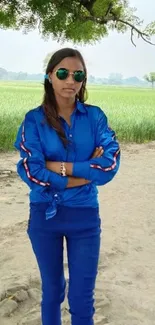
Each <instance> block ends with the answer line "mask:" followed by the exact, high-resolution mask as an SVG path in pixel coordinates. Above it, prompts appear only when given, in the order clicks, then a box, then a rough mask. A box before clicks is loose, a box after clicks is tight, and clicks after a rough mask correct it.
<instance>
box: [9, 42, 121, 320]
mask: <svg viewBox="0 0 155 325" xmlns="http://www.w3.org/2000/svg"><path fill="white" fill-rule="evenodd" d="M86 80H87V71H86V66H85V63H84V60H83V58H82V56H81V54H80V53H79V52H78V51H77V50H75V49H70V48H65V49H61V50H59V51H57V52H56V53H55V54H54V55H53V56H52V57H51V59H50V61H49V63H48V66H47V69H46V75H45V82H44V88H45V94H44V100H43V103H42V105H41V106H39V107H37V108H35V109H32V110H30V111H29V112H28V113H27V114H26V115H25V119H24V121H23V123H22V124H21V126H20V128H19V131H18V134H17V139H16V142H15V147H16V148H17V149H18V150H19V151H20V155H21V160H20V161H19V162H18V164H17V171H18V174H19V175H20V177H21V178H22V180H23V181H24V182H26V183H27V185H28V186H29V187H30V189H31V191H30V217H29V222H28V229H27V233H28V236H29V238H30V241H31V244H32V248H33V251H34V254H35V256H36V259H37V262H38V266H39V270H40V275H41V281H42V302H41V311H42V313H41V314H42V324H43V325H60V324H61V309H60V305H61V303H62V302H63V300H64V298H65V286H66V282H65V277H64V268H63V241H64V238H65V239H66V243H67V255H68V269H69V289H68V301H69V306H70V309H69V311H70V314H71V324H72V325H93V324H94V323H93V315H94V311H95V310H94V297H93V291H94V288H95V281H96V275H97V268H98V259H99V249H100V232H101V230H100V216H99V204H98V191H97V185H105V184H106V183H108V182H109V181H111V180H112V179H113V177H114V176H115V175H116V173H117V171H118V168H119V163H120V149H119V144H118V142H117V141H116V137H115V132H114V131H112V130H111V129H110V128H109V126H108V122H107V117H106V115H105V114H104V112H103V111H102V110H101V109H100V108H99V107H97V106H92V105H86V104H84V101H85V100H86V98H85V95H86Z"/></svg>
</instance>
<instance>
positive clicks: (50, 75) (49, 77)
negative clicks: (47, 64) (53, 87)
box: [48, 72, 52, 83]
mask: <svg viewBox="0 0 155 325" xmlns="http://www.w3.org/2000/svg"><path fill="white" fill-rule="evenodd" d="M48 80H49V82H50V83H52V73H51V72H49V74H48Z"/></svg>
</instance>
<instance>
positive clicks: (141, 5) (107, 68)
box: [0, 0, 155, 78]
mask: <svg viewBox="0 0 155 325" xmlns="http://www.w3.org/2000/svg"><path fill="white" fill-rule="evenodd" d="M129 3H130V6H132V7H136V8H137V13H136V15H137V16H139V17H140V18H141V19H144V24H148V23H150V22H151V21H153V20H155V0H147V1H146V0H130V1H129ZM152 40H153V41H154V43H155V37H153V38H152ZM135 41H136V45H137V46H136V48H135V47H134V46H133V45H132V43H131V40H130V33H125V34H118V33H117V32H116V31H115V32H110V33H109V36H108V37H106V38H103V39H102V40H101V41H100V42H97V43H96V44H95V45H85V46H78V45H77V44H76V45H74V44H73V43H71V42H65V43H63V44H61V43H58V42H56V41H54V40H52V37H51V38H50V39H48V40H46V41H45V40H44V39H43V38H42V37H41V35H40V34H39V32H38V31H37V30H34V31H33V32H29V33H28V34H27V35H25V34H23V32H22V31H13V30H2V29H0V44H1V45H2V46H1V48H0V67H3V68H4V69H6V70H9V71H14V72H19V71H23V72H28V73H44V71H43V59H44V58H45V56H46V54H47V53H50V52H53V51H56V50H58V49H59V48H62V47H66V46H69V47H76V48H77V49H78V50H80V51H81V53H82V55H83V56H84V59H85V61H86V65H87V69H88V74H89V75H94V76H96V77H108V76H109V74H110V73H121V74H122V75H123V76H124V77H125V78H127V77H131V76H137V77H139V78H143V76H144V75H145V74H146V73H149V72H152V71H155V46H152V45H149V44H147V43H145V42H144V41H142V40H140V39H137V38H136V37H135Z"/></svg>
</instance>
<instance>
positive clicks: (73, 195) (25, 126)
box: [14, 101, 120, 214]
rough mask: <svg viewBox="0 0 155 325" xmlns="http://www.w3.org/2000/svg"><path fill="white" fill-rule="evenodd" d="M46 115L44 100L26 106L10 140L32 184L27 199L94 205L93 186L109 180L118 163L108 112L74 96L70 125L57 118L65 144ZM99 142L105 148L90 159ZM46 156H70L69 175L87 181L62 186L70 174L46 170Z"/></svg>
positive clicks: (21, 169)
mask: <svg viewBox="0 0 155 325" xmlns="http://www.w3.org/2000/svg"><path fill="white" fill-rule="evenodd" d="M45 118H46V117H45V113H44V110H43V107H42V106H39V107H37V108H35V109H32V110H30V111H29V112H28V113H27V114H26V115H25V119H24V121H23V122H22V124H21V126H20V128H19V130H18V133H17V138H16V141H15V143H14V146H15V147H16V149H17V150H19V152H20V156H21V159H20V160H19V162H18V163H17V172H18V174H19V175H20V177H21V179H22V180H23V181H24V182H25V183H26V184H27V185H28V186H29V187H30V190H31V191H30V202H38V203H39V202H49V204H50V205H51V207H52V209H54V210H53V211H55V212H56V207H57V205H58V204H61V205H65V206H69V207H72V206H74V207H98V190H97V186H99V185H105V184H106V183H108V182H109V181H111V180H112V179H113V177H114V176H115V175H116V173H117V171H118V169H119V165H120V148H119V143H118V141H117V140H116V135H115V132H114V131H113V130H112V129H111V128H110V127H109V125H108V120H107V116H106V115H105V113H104V112H103V111H102V110H101V108H99V107H97V106H93V105H87V104H83V103H81V102H79V101H77V102H76V107H75V109H74V111H73V113H72V115H71V126H69V125H68V124H67V123H66V121H65V120H64V119H63V118H60V120H61V123H62V126H63V128H64V131H65V134H66V137H67V139H68V145H67V148H64V146H63V143H62V141H61V139H60V138H59V136H58V134H57V132H56V131H55V130H54V129H53V128H52V127H51V126H49V125H48V124H47V122H46V119H45ZM99 146H102V147H103V149H104V153H103V156H102V157H100V158H93V159H91V156H92V154H93V152H94V150H95V148H96V147H99ZM47 160H51V161H64V162H72V163H73V176H75V177H81V178H85V179H88V180H90V181H91V183H90V184H87V185H83V186H78V187H74V188H66V186H67V183H68V177H67V176H65V177H63V176H60V175H59V174H57V173H54V172H52V171H50V170H48V169H47V168H46V164H45V163H46V161H47ZM55 212H53V214H54V213H55Z"/></svg>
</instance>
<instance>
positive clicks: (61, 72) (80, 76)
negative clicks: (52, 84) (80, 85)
mask: <svg viewBox="0 0 155 325" xmlns="http://www.w3.org/2000/svg"><path fill="white" fill-rule="evenodd" d="M55 74H56V76H57V78H58V79H59V80H65V79H67V78H68V76H69V75H72V76H73V79H74V80H75V81H77V82H82V81H84V80H85V78H86V74H85V72H84V71H82V70H77V71H74V72H69V70H68V69H65V68H60V69H58V70H57V71H56V72H55Z"/></svg>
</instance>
